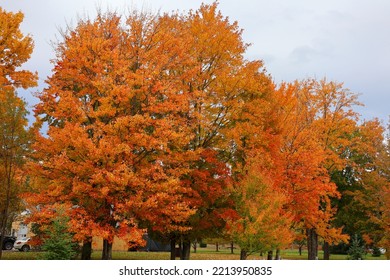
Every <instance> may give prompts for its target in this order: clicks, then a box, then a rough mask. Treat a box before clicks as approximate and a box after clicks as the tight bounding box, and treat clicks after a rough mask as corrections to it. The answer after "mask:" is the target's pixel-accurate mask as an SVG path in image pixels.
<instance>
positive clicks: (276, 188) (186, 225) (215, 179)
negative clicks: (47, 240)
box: [0, 3, 390, 259]
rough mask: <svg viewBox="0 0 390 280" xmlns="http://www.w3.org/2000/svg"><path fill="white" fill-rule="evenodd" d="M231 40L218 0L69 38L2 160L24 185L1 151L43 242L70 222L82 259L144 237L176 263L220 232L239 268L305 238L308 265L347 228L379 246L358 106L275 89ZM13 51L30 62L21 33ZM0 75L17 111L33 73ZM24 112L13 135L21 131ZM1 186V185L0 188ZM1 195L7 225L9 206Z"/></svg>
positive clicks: (326, 94) (372, 157)
mask: <svg viewBox="0 0 390 280" xmlns="http://www.w3.org/2000/svg"><path fill="white" fill-rule="evenodd" d="M1 16H2V17H4V18H7V20H6V21H4V20H3V21H2V23H1V24H2V25H5V23H4V22H11V21H9V20H8V19H11V18H14V17H19V18H20V20H19V21H17V22H15V24H14V29H15V30H17V32H19V31H18V28H19V24H20V21H21V18H22V15H21V13H18V14H16V15H15V14H12V13H7V12H5V11H3V10H1ZM7 26H10V24H9V23H7ZM2 29H3V27H2ZM7 34H9V33H6V34H4V35H2V37H1V38H7V37H6V36H10V37H12V38H15V36H11V35H7ZM18 34H19V33H18ZM241 34H242V31H241V30H240V29H239V27H238V25H237V23H231V22H229V20H228V19H227V18H225V17H223V16H222V15H221V13H220V12H219V11H218V7H217V4H216V3H214V4H211V5H202V6H201V7H200V8H199V9H198V10H196V11H190V12H188V13H187V14H179V13H171V14H162V15H154V14H150V13H142V12H134V13H131V14H130V15H128V16H127V17H122V16H120V15H118V14H117V13H112V12H107V13H102V12H99V13H98V15H97V16H96V18H94V19H88V18H86V19H80V20H79V22H78V23H77V26H76V27H74V28H70V27H69V28H68V29H67V30H65V31H64V32H63V33H62V36H63V40H62V41H61V42H59V43H58V44H57V47H56V59H55V60H54V61H53V64H54V68H53V74H52V75H51V76H50V77H49V78H48V79H47V81H46V84H47V86H46V88H45V89H44V90H43V91H41V92H39V93H38V94H37V97H38V98H39V100H40V101H39V103H38V104H37V105H36V106H35V111H34V112H35V116H36V123H35V125H34V126H33V127H32V128H31V129H30V131H29V135H30V136H31V137H29V138H28V141H26V142H23V145H18V147H22V148H21V149H20V150H18V151H17V152H15V154H13V155H12V156H11V157H10V158H12V159H16V158H18V159H20V162H21V163H22V161H27V163H25V164H23V165H20V168H16V167H17V166H16V165H15V164H12V166H13V170H15V171H16V170H18V171H19V173H18V174H19V175H16V173H15V171H12V172H14V173H6V172H7V169H6V166H7V165H6V164H9V163H7V157H6V156H3V150H4V151H6V150H7V149H9V146H8V145H7V144H3V143H2V144H1V149H2V150H1V152H2V153H1V158H0V162H1V163H2V166H4V168H3V167H2V168H3V169H2V170H1V172H5V173H4V174H11V175H10V176H11V177H9V178H12V179H13V182H15V183H16V181H17V180H18V181H19V182H24V183H23V184H24V185H26V186H27V187H26V188H28V191H24V193H23V194H22V195H20V197H22V198H23V201H24V202H25V203H27V204H28V205H29V207H30V210H32V211H33V215H32V218H31V219H30V221H31V222H34V223H36V224H37V225H39V227H40V231H41V232H44V231H45V228H47V227H48V226H50V224H51V223H52V221H53V220H54V218H55V217H56V215H58V213H60V212H61V213H62V214H64V215H66V216H67V217H68V230H69V232H70V233H72V236H73V238H74V239H75V240H77V241H78V242H82V243H83V254H82V257H83V258H85V259H88V258H90V253H91V252H90V248H91V242H92V237H93V236H99V237H101V238H103V240H104V241H103V242H104V250H103V255H102V258H103V259H110V258H111V250H112V243H113V240H114V237H118V238H121V239H124V240H127V241H129V242H131V244H142V243H143V242H144V240H143V238H142V236H143V234H144V232H145V230H147V231H148V233H149V234H151V235H154V236H156V237H159V238H165V239H166V240H169V241H170V242H171V245H172V246H171V247H172V250H173V251H172V254H171V256H172V258H174V257H175V252H174V248H175V245H176V244H180V248H181V258H183V259H188V258H189V254H190V245H191V241H193V240H195V239H197V240H199V239H202V238H207V237H221V236H223V237H224V238H226V239H228V240H232V241H234V242H235V243H237V244H239V246H240V248H241V258H242V259H245V258H246V257H247V255H249V254H251V253H253V252H258V251H262V252H263V251H272V250H275V249H276V250H277V249H280V248H283V247H285V246H287V245H289V244H291V242H293V241H294V240H299V239H302V238H304V237H303V236H305V238H306V239H307V245H308V249H309V255H308V258H309V259H315V258H317V251H318V242H319V238H320V239H322V240H323V241H324V242H325V246H324V247H325V248H327V247H328V246H327V245H328V244H337V243H339V242H347V241H348V238H349V235H352V234H355V233H360V234H362V235H364V237H365V239H366V241H367V242H371V243H373V244H374V245H376V246H379V245H381V246H383V247H386V248H389V232H390V231H389V227H388V225H389V217H390V215H389V210H388V209H389V146H388V144H387V142H385V141H384V139H383V135H384V129H383V127H382V126H381V125H380V123H379V122H378V121H377V120H373V121H366V122H360V121H359V118H358V114H357V113H356V112H355V111H354V110H353V109H354V106H357V105H360V104H359V102H358V100H357V95H356V94H354V93H352V92H350V91H349V90H348V89H346V88H344V87H343V85H342V84H341V83H337V82H333V81H327V80H326V79H322V80H315V79H307V80H303V81H296V82H292V83H282V84H279V85H276V84H275V83H274V82H273V81H272V78H271V76H270V75H269V74H268V73H267V72H266V70H265V68H264V66H263V63H262V62H261V61H257V60H255V61H249V60H246V59H245V58H244V55H245V51H246V48H247V47H248V45H247V44H245V43H244V42H243V41H242V38H241ZM24 38H27V39H24ZM15 40H16V41H17V42H22V41H23V40H27V41H28V43H24V45H26V46H29V47H28V48H27V49H26V50H25V51H23V52H21V49H14V50H12V49H10V48H9V47H8V45H7V42H6V41H5V43H1V44H2V45H0V47H1V48H4V49H7V50H8V49H9V50H10V51H8V52H4V54H5V57H4V58H2V61H7V62H6V63H7V65H8V64H10V65H13V67H14V69H16V68H15V67H18V66H20V65H21V64H18V65H17V64H16V63H14V62H13V60H12V59H13V57H23V56H21V55H20V54H19V52H20V53H23V54H24V57H25V59H28V57H29V54H30V53H31V51H32V41H31V39H30V38H29V37H28V36H27V37H19V38H16V39H15ZM3 41H4V40H3ZM3 45H4V46H3ZM16 54H17V55H16ZM24 61H25V60H24ZM24 61H22V62H24ZM3 64H4V63H3ZM3 64H1V65H0V66H1V67H3ZM4 65H5V64H4ZM1 69H3V68H1ZM4 69H6V68H5V67H4ZM1 71H2V72H1V75H0V78H1V79H2V88H1V98H4V100H12V98H11V97H10V96H9V95H7V94H10V93H12V96H13V97H14V98H16V100H19V103H20V102H21V101H20V98H18V97H17V96H16V93H15V90H16V88H17V87H18V86H23V87H25V88H26V87H29V86H33V85H34V83H35V81H36V74H32V73H30V72H27V71H22V72H20V71H19V72H15V73H23V75H21V74H20V75H21V77H24V78H25V79H26V82H25V84H23V83H22V82H18V80H17V79H16V78H15V75H16V74H15V75H14V74H8V73H7V72H6V71H5V70H1ZM15 71H16V70H15ZM3 104H5V103H3V101H2V102H1V107H2V108H3V107H4V108H9V106H8V105H7V106H8V107H7V106H3ZM20 104H22V103H20ZM23 106H24V104H23ZM23 106H21V107H20V108H21V109H20V110H21V112H24V113H23V114H22V115H21V116H20V120H23V122H22V123H21V127H20V128H19V129H18V131H19V132H18V133H22V134H23V133H26V134H27V132H26V130H25V125H26V123H25V121H26V120H25V109H24V107H23ZM11 107H12V106H11ZM12 108H17V107H12ZM1 112H2V111H1ZM2 114H3V113H2ZM5 115H6V114H5ZM1 118H2V122H1V123H4V125H5V126H8V125H9V124H10V123H12V122H11V120H10V119H9V118H8V117H4V121H3V115H1ZM44 123H46V124H48V129H47V131H45V133H41V132H40V131H39V130H40V128H41V126H42V124H44ZM7 133H8V132H7V131H6V130H5V129H4V133H3V135H4V137H3V138H4V139H17V140H18V141H19V140H21V139H22V137H19V136H15V137H13V136H12V135H11V134H9V133H8V134H7ZM22 134H21V135H22ZM18 135H19V134H18ZM23 139H25V138H23ZM26 139H27V138H26ZM4 141H5V140H4ZM27 144H31V145H27ZM4 155H5V153H4ZM18 167H19V166H18ZM2 174H3V173H2ZM2 178H7V177H6V176H4V177H3V175H2ZM3 181H4V183H3ZM8 185H9V188H8V189H10V190H11V189H12V190H15V189H16V184H15V185H14V186H11V184H8ZM8 185H7V184H6V182H5V179H4V180H3V179H2V185H1V186H2V191H3V189H7V188H3V186H4V187H6V186H8ZM19 185H20V184H19ZM1 198H2V199H3V198H5V200H4V201H7V204H6V207H5V209H7V210H6V211H7V212H5V215H2V217H7V215H8V214H7V213H8V212H9V209H10V208H9V207H10V206H9V204H10V203H9V202H10V200H9V197H6V196H4V195H3V194H2V196H1ZM2 205H3V204H2ZM32 206H33V207H32ZM37 206H39V207H37ZM34 209H35V210H34ZM58 209H61V211H58ZM64 212H65V213H64ZM3 224H4V223H2V225H3ZM3 228H4V226H3Z"/></svg>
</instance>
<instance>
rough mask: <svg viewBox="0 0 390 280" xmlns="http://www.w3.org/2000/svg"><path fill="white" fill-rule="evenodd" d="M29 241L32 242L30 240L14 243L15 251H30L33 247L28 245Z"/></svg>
mask: <svg viewBox="0 0 390 280" xmlns="http://www.w3.org/2000/svg"><path fill="white" fill-rule="evenodd" d="M29 241H30V238H27V239H20V240H16V241H15V243H14V249H16V250H19V251H23V252H28V251H30V249H31V246H30V245H29V244H28V242H29Z"/></svg>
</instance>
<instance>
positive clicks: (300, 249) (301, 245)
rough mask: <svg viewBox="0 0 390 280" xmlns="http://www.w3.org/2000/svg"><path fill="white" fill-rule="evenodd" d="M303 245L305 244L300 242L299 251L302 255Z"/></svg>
mask: <svg viewBox="0 0 390 280" xmlns="http://www.w3.org/2000/svg"><path fill="white" fill-rule="evenodd" d="M302 247H303V244H300V245H299V248H298V251H299V255H300V256H302Z"/></svg>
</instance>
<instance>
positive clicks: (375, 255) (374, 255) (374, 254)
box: [372, 247, 382, 257]
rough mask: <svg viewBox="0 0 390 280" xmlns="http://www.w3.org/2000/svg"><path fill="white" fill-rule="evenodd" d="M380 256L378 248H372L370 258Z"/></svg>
mask: <svg viewBox="0 0 390 280" xmlns="http://www.w3.org/2000/svg"><path fill="white" fill-rule="evenodd" d="M381 255H382V254H381V250H379V248H378V247H374V249H372V256H373V257H380V256H381Z"/></svg>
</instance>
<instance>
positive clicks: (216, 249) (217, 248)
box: [215, 242, 219, 252]
mask: <svg viewBox="0 0 390 280" xmlns="http://www.w3.org/2000/svg"><path fill="white" fill-rule="evenodd" d="M215 251H216V252H219V243H218V242H217V243H215Z"/></svg>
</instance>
